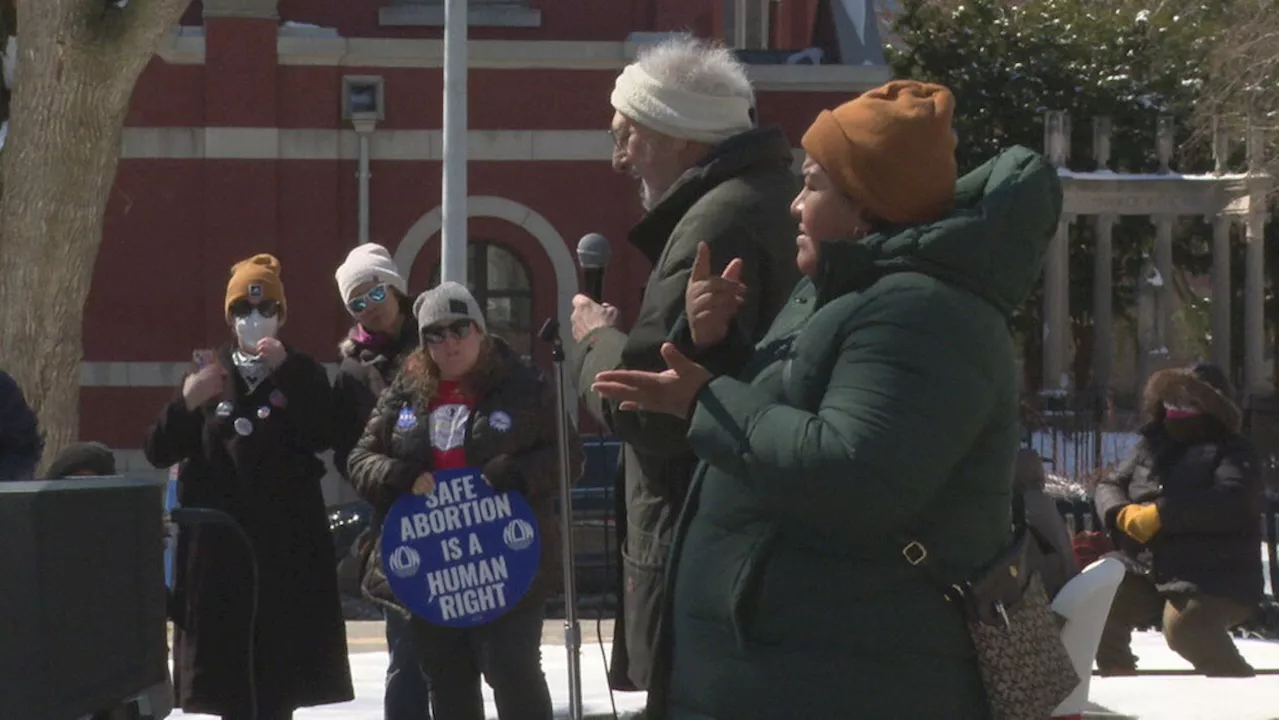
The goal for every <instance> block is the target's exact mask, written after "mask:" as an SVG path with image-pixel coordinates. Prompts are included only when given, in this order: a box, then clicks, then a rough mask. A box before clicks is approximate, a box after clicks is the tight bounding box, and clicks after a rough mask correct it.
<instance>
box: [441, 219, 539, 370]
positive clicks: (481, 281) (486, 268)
mask: <svg viewBox="0 0 1280 720" xmlns="http://www.w3.org/2000/svg"><path fill="white" fill-rule="evenodd" d="M530 278H531V276H530V273H529V268H528V266H526V265H525V264H524V261H523V260H521V259H520V257H519V256H518V255H516V254H515V253H513V252H511V251H510V250H508V249H507V248H505V247H503V246H502V245H499V244H497V243H493V242H489V241H487V240H473V241H471V243H470V244H468V245H467V288H468V289H470V290H471V294H472V295H474V296H475V298H476V302H477V303H479V304H480V308H481V309H482V310H484V318H485V323H486V324H487V325H488V327H489V333H490V334H491V335H497V336H498V337H501V338H502V339H503V340H506V341H507V344H508V345H510V346H511V349H512V350H515V351H516V354H518V355H522V356H525V357H528V356H531V355H533V336H534V332H535V331H536V330H537V328H535V327H533V284H532V282H531V279H530ZM439 283H440V266H439V265H437V266H436V269H435V272H434V273H433V274H432V276H431V286H432V287H435V286H436V285H438V284H439Z"/></svg>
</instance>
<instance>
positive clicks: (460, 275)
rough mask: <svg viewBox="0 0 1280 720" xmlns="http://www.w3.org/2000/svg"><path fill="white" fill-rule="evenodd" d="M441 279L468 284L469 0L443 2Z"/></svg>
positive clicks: (446, 0) (447, 0)
mask: <svg viewBox="0 0 1280 720" xmlns="http://www.w3.org/2000/svg"><path fill="white" fill-rule="evenodd" d="M442 172H443V176H444V177H443V188H442V190H441V192H440V200H441V206H442V207H441V216H442V217H441V236H440V280H441V281H447V280H452V281H454V282H457V283H461V284H463V285H466V284H467V0H445V3H444V168H443V171H442Z"/></svg>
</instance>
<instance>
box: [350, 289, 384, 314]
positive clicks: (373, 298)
mask: <svg viewBox="0 0 1280 720" xmlns="http://www.w3.org/2000/svg"><path fill="white" fill-rule="evenodd" d="M386 300H387V286H386V285H385V284H382V285H374V286H373V287H372V288H370V289H369V292H367V293H365V294H363V295H358V296H356V297H354V298H352V299H350V300H348V301H347V310H349V311H351V314H352V315H359V314H360V313H362V312H364V311H365V310H368V309H369V306H370V305H380V304H382V303H383V302H386Z"/></svg>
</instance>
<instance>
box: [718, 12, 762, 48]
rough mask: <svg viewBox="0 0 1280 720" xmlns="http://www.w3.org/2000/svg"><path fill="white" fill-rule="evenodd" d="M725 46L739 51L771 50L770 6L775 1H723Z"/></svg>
mask: <svg viewBox="0 0 1280 720" xmlns="http://www.w3.org/2000/svg"><path fill="white" fill-rule="evenodd" d="M722 2H723V3H724V24H725V27H724V36H725V38H726V39H727V40H728V42H726V43H725V44H726V45H728V46H729V47H732V48H735V49H738V50H767V49H769V6H770V5H771V4H772V2H773V0H722Z"/></svg>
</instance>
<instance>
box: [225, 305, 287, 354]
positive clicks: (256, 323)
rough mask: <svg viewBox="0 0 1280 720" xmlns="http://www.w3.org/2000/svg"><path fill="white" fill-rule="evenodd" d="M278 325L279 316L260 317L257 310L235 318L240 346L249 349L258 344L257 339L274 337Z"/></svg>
mask: <svg viewBox="0 0 1280 720" xmlns="http://www.w3.org/2000/svg"><path fill="white" fill-rule="evenodd" d="M279 326H280V318H278V317H262V315H261V314H260V313H259V312H258V311H257V310H254V311H253V312H251V313H249V314H248V315H246V316H244V317H238V318H236V320H235V331H236V337H238V338H240V345H241V347H244V348H247V349H250V350H252V349H254V348H256V347H257V346H258V341H259V340H262V339H263V338H269V337H275V336H276V328H278V327H279Z"/></svg>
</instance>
